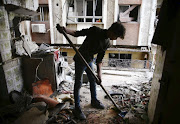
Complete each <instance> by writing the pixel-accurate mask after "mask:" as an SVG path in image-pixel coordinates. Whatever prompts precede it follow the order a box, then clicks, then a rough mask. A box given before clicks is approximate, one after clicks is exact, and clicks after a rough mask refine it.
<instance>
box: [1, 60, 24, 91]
mask: <svg viewBox="0 0 180 124" xmlns="http://www.w3.org/2000/svg"><path fill="white" fill-rule="evenodd" d="M3 70H4V73H5V79H6V82H7V89H8V93H10V92H11V91H12V90H17V91H21V90H22V88H23V77H22V72H21V62H20V58H15V59H12V60H10V61H7V62H6V63H5V64H4V65H3Z"/></svg>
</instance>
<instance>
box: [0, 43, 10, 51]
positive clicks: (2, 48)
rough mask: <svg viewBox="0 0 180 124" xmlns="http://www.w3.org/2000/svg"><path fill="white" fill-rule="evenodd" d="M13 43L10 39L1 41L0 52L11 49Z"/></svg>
mask: <svg viewBox="0 0 180 124" xmlns="http://www.w3.org/2000/svg"><path fill="white" fill-rule="evenodd" d="M10 50H11V43H10V41H0V52H5V51H10Z"/></svg>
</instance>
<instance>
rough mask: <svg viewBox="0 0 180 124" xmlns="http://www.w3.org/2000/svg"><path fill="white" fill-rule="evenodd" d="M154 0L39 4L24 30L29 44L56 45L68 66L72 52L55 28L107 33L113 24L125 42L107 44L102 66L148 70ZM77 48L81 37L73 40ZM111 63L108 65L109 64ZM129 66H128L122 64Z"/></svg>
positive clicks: (51, 0)
mask: <svg viewBox="0 0 180 124" xmlns="http://www.w3.org/2000/svg"><path fill="white" fill-rule="evenodd" d="M156 5H157V1H156V0H151V1H149V0H136V1H135V0H39V8H38V11H39V13H40V15H38V16H35V17H34V18H33V19H32V20H31V22H30V23H28V25H29V26H27V27H30V28H29V29H27V30H28V31H26V32H30V34H29V35H30V37H31V39H32V41H35V42H36V43H48V44H54V45H59V46H61V48H62V51H63V53H65V55H67V57H68V58H69V59H68V62H72V60H71V59H72V57H73V55H74V54H75V52H74V51H73V50H72V48H70V47H65V46H68V44H69V43H68V42H67V40H66V39H65V37H63V35H62V34H60V33H59V32H58V31H57V30H56V28H55V26H56V24H57V23H59V24H60V25H62V26H65V27H67V28H70V29H74V30H81V29H83V28H89V27H91V26H98V27H101V28H104V29H107V28H109V27H110V26H111V24H112V23H113V22H115V21H119V20H120V21H121V22H122V23H123V24H124V26H125V27H126V35H125V39H124V40H121V39H117V40H114V41H111V45H112V46H111V48H109V49H108V50H107V52H106V55H105V57H104V65H105V66H116V67H118V66H120V67H125V68H127V67H130V68H148V69H149V68H151V67H152V66H151V63H152V60H153V58H154V54H152V53H151V39H152V36H153V33H154V28H155V27H154V22H155V17H156ZM69 37H70V39H71V40H72V42H73V43H74V44H75V45H77V46H79V45H81V44H82V42H83V40H84V38H85V37H78V38H74V37H72V36H69ZM111 63H112V64H111ZM126 63H129V64H126Z"/></svg>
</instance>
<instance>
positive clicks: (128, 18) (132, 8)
mask: <svg viewBox="0 0 180 124" xmlns="http://www.w3.org/2000/svg"><path fill="white" fill-rule="evenodd" d="M121 7H128V9H126V10H124V11H121V9H120V8H121ZM137 7H138V8H137ZM135 9H138V10H137V15H136V18H137V19H136V20H134V19H133V17H132V16H130V14H131V12H132V11H136V10H135ZM128 14H129V15H128ZM123 16H124V17H123ZM119 20H120V21H121V22H139V20H140V5H134V4H132V5H131V4H129V5H119Z"/></svg>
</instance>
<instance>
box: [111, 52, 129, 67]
mask: <svg viewBox="0 0 180 124" xmlns="http://www.w3.org/2000/svg"><path fill="white" fill-rule="evenodd" d="M131 56H132V55H131V54H120V53H109V66H111V67H124V68H127V67H130V66H131Z"/></svg>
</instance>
